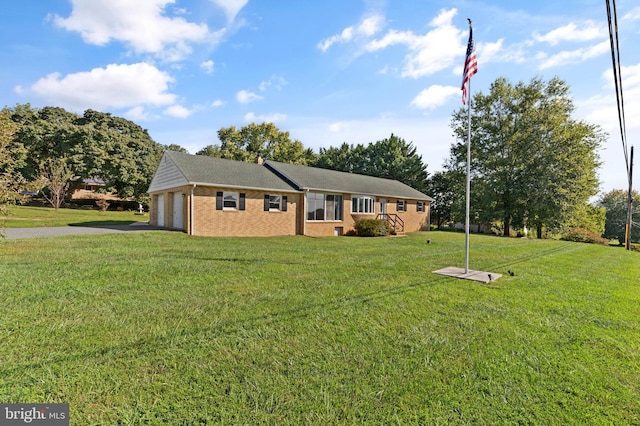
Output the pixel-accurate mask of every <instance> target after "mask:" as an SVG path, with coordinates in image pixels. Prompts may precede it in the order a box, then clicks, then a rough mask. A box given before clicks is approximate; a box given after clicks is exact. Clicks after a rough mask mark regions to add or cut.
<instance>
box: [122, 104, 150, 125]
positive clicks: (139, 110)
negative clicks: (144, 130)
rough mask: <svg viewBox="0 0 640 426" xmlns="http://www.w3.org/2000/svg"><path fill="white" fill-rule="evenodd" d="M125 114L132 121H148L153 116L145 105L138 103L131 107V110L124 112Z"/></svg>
mask: <svg viewBox="0 0 640 426" xmlns="http://www.w3.org/2000/svg"><path fill="white" fill-rule="evenodd" d="M124 116H125V117H126V118H128V119H129V120H131V121H136V122H138V121H147V120H150V119H151V118H152V117H151V115H150V114H149V112H148V111H147V110H145V109H144V107H143V106H141V105H138V106H135V107H133V108H131V109H130V110H129V111H127V112H125V113H124Z"/></svg>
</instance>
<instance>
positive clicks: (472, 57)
mask: <svg viewBox="0 0 640 426" xmlns="http://www.w3.org/2000/svg"><path fill="white" fill-rule="evenodd" d="M477 72H478V60H477V59H476V45H475V43H474V42H473V29H472V28H471V20H469V43H468V44H467V57H466V59H465V61H464V73H463V74H462V105H466V104H467V87H468V86H469V81H470V80H471V76H473V75H474V74H475V73H477Z"/></svg>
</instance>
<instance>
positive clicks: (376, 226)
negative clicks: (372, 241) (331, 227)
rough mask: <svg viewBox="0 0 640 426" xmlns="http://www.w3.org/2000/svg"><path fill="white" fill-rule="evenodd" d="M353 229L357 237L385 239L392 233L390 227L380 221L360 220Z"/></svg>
mask: <svg viewBox="0 0 640 426" xmlns="http://www.w3.org/2000/svg"><path fill="white" fill-rule="evenodd" d="M354 227H355V229H356V233H357V235H358V236H359V237H386V236H388V235H389V234H391V232H392V231H393V228H392V227H391V225H389V224H388V223H387V221H385V220H381V219H360V220H357V221H356V223H355V225H354Z"/></svg>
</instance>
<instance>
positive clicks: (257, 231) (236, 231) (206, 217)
mask: <svg viewBox="0 0 640 426" xmlns="http://www.w3.org/2000/svg"><path fill="white" fill-rule="evenodd" d="M191 189H192V188H191V187H189V186H187V187H183V188H176V189H171V190H169V191H164V192H162V194H164V226H165V227H166V228H174V224H173V193H174V192H181V193H184V194H185V197H184V199H183V208H182V210H183V226H182V228H181V229H182V230H183V231H185V232H187V233H190V232H191V230H193V235H201V236H210V237H269V236H278V235H297V234H299V233H300V232H299V230H298V223H297V220H296V218H297V216H296V210H297V209H298V204H300V197H301V194H295V193H278V192H268V191H255V190H241V189H235V188H222V187H203V186H196V187H195V188H194V198H193V210H194V214H193V225H192V224H191V223H190V220H191V216H190V205H191ZM219 191H223V192H224V191H228V192H237V193H238V194H240V193H243V194H245V210H216V193H217V192H219ZM159 194H160V193H153V194H151V204H150V213H149V223H150V224H151V225H154V226H157V224H158V207H157V206H158V195H159ZM265 195H280V196H286V197H287V211H286V212H285V211H268V212H267V211H264V196H265Z"/></svg>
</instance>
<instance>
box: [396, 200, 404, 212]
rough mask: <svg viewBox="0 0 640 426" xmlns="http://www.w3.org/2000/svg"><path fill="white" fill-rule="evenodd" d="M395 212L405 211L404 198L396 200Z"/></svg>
mask: <svg viewBox="0 0 640 426" xmlns="http://www.w3.org/2000/svg"><path fill="white" fill-rule="evenodd" d="M396 211H397V212H406V211H407V202H406V201H405V200H398V203H397V204H396Z"/></svg>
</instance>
